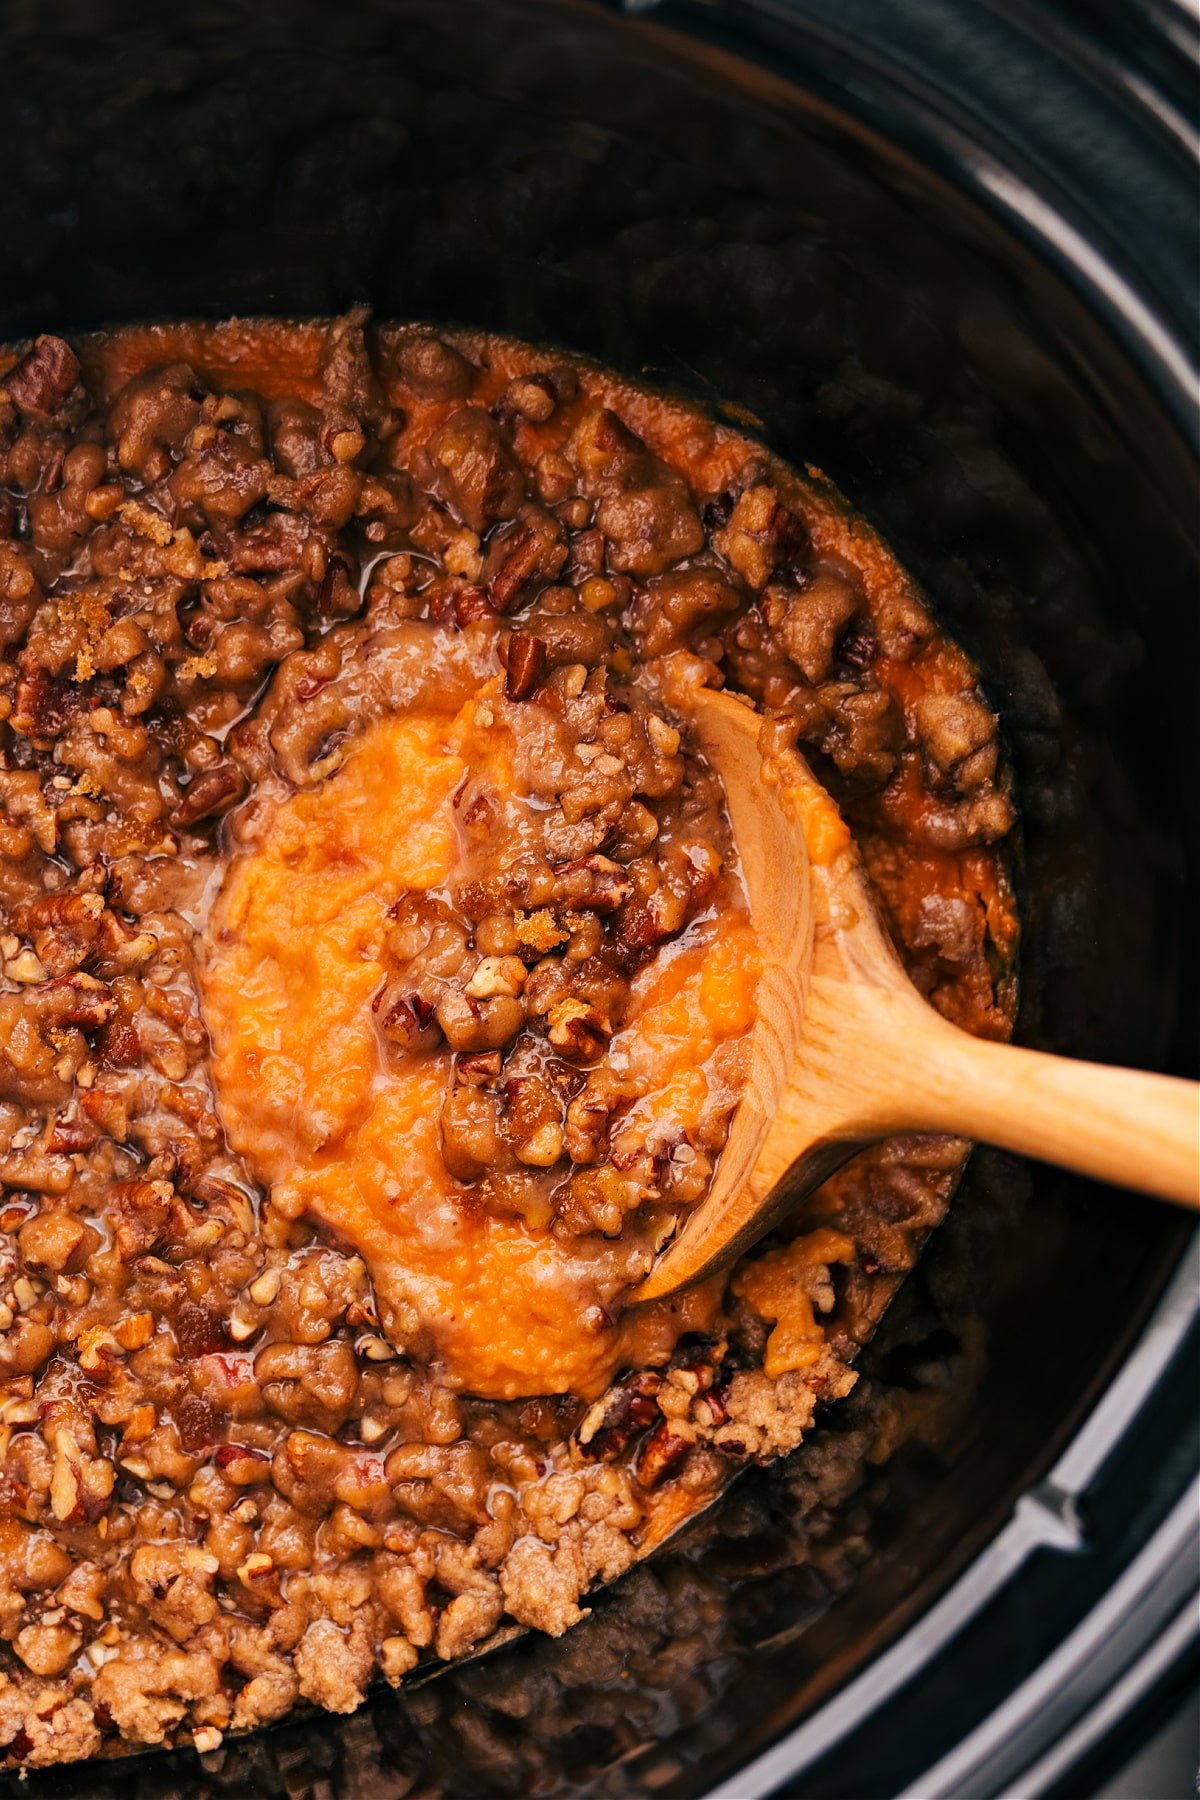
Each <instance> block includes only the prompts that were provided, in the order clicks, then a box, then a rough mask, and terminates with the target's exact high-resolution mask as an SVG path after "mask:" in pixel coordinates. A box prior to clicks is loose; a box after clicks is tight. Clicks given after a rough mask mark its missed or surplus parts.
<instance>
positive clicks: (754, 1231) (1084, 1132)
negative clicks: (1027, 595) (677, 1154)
mask: <svg viewBox="0 0 1200 1800" xmlns="http://www.w3.org/2000/svg"><path fill="white" fill-rule="evenodd" d="M690 704H691V705H692V706H694V720H695V727H696V732H697V735H698V737H699V739H700V742H701V745H702V747H703V749H704V751H705V753H706V754H707V756H708V758H709V761H710V762H711V763H712V765H713V767H714V768H715V769H716V771H717V773H718V774H719V775H720V776H721V778H722V781H723V782H724V785H725V794H726V799H727V802H728V806H729V813H730V818H731V820H732V823H733V830H734V836H735V839H736V841H737V845H738V851H739V854H740V856H741V860H742V866H743V870H744V872H745V878H746V885H747V888H748V891H749V895H750V905H751V909H752V911H753V915H754V919H755V924H756V926H757V929H758V932H759V937H760V941H761V945H762V953H763V959H764V973H763V977H762V981H761V984H760V987H759V994H758V1019H757V1023H756V1025H755V1027H754V1037H753V1041H752V1044H751V1055H750V1069H749V1073H748V1077H747V1083H746V1087H745V1090H744V1092H743V1097H742V1100H741V1102H740V1104H739V1106H738V1109H737V1112H736V1113H735V1115H734V1119H733V1123H732V1126H731V1129H730V1133H729V1139H728V1142H727V1145H726V1148H725V1150H724V1152H723V1154H722V1157H721V1161H720V1163H719V1165H718V1168H717V1174H716V1177H715V1179H714V1181H713V1184H712V1187H711V1189H710V1190H709V1193H708V1195H707V1196H706V1198H705V1199H704V1200H703V1201H702V1202H701V1203H700V1205H699V1206H698V1207H697V1209H696V1210H695V1212H694V1213H692V1214H691V1215H690V1216H689V1217H688V1219H687V1221H686V1223H685V1225H684V1226H683V1228H682V1230H681V1231H680V1232H679V1234H678V1236H677V1237H676V1238H675V1239H674V1240H673V1241H672V1242H671V1243H670V1244H669V1245H668V1246H667V1247H666V1249H665V1250H664V1251H663V1253H662V1254H661V1255H660V1256H659V1258H658V1259H657V1261H656V1262H655V1264H654V1267H653V1268H652V1269H651V1271H650V1274H649V1275H648V1277H647V1278H646V1280H645V1282H644V1283H643V1284H642V1286H641V1287H640V1288H639V1289H638V1292H637V1298H638V1300H639V1301H642V1300H654V1299H659V1298H661V1297H662V1296H663V1295H665V1294H670V1293H673V1292H674V1291H675V1290H676V1289H677V1288H681V1287H686V1286H689V1285H690V1284H691V1283H692V1282H695V1281H699V1280H701V1279H702V1278H703V1277H704V1276H706V1275H709V1274H711V1273H712V1272H713V1271H714V1270H715V1269H718V1268H720V1267H721V1266H722V1265H724V1264H727V1263H730V1262H732V1261H733V1260H734V1258H735V1257H737V1256H739V1255H741V1253H742V1252H743V1251H744V1250H747V1249H748V1248H749V1247H750V1245H751V1244H753V1243H754V1242H755V1241H756V1239H758V1238H759V1237H761V1236H762V1234H763V1232H765V1231H766V1230H768V1229H769V1227H770V1226H771V1225H773V1224H774V1223H776V1221H777V1220H778V1219H779V1218H780V1216H781V1215H782V1214H783V1213H784V1212H785V1211H786V1210H787V1209H788V1208H789V1207H790V1206H792V1205H794V1204H795V1202H796V1201H797V1200H799V1199H800V1198H801V1197H802V1196H803V1195H805V1194H807V1193H809V1192H811V1190H812V1189H813V1188H814V1187H816V1186H817V1185H818V1184H819V1183H820V1182H822V1181H824V1180H825V1178H826V1177H827V1176H828V1175H830V1174H832V1172H833V1171H834V1169H836V1168H837V1167H838V1166H839V1165H840V1164H841V1163H843V1162H845V1161H846V1159H847V1158H848V1157H850V1156H852V1155H853V1154H854V1152H855V1151H856V1150H859V1149H861V1148H862V1147H863V1146H864V1145H866V1144H869V1143H872V1142H873V1141H875V1140H876V1139H878V1138H882V1137H886V1136H888V1135H890V1134H891V1133H892V1132H909V1131H931V1132H949V1133H951V1134H952V1135H954V1136H956V1137H964V1138H978V1139H981V1140H982V1141H983V1142H984V1143H988V1144H996V1145H998V1146H999V1147H1000V1148H1002V1149H1005V1150H1013V1151H1016V1152H1017V1153H1018V1154H1019V1155H1023V1156H1033V1157H1037V1158H1039V1159H1040V1160H1042V1161H1044V1162H1051V1163H1057V1164H1059V1165H1060V1166H1061V1167H1063V1168H1067V1169H1074V1170H1076V1171H1077V1172H1078V1173H1080V1174H1083V1175H1093V1176H1096V1177H1097V1178H1098V1179H1099V1180H1101V1181H1110V1182H1113V1183H1114V1184H1115V1185H1117V1186H1119V1187H1129V1188H1137V1189H1140V1190H1142V1191H1143V1192H1145V1193H1149V1194H1157V1195H1159V1196H1161V1197H1162V1198H1163V1199H1167V1200H1174V1201H1177V1202H1178V1203H1179V1204H1181V1205H1184V1206H1193V1207H1195V1206H1200V1085H1197V1083H1195V1082H1191V1081H1179V1080H1175V1079H1173V1078H1172V1077H1169V1076H1165V1075H1145V1074H1141V1073H1139V1072H1138V1071H1135V1070H1132V1069H1114V1068H1110V1067H1107V1066H1105V1065H1103V1064H1099V1063H1084V1062H1072V1061H1068V1060H1067V1059H1066V1058H1065V1057H1060V1056H1046V1055H1044V1054H1042V1053H1041V1052H1040V1051H1037V1050H1021V1049H1017V1048H1016V1047H1015V1046H1014V1045H1011V1044H996V1043H989V1042H986V1041H984V1040H982V1039H980V1038H974V1037H971V1036H970V1035H969V1034H968V1033H967V1032H965V1031H961V1030H959V1028H958V1027H957V1026H955V1025H951V1024H949V1023H948V1022H947V1021H946V1020H945V1019H943V1018H942V1017H941V1015H940V1014H939V1013H937V1012H935V1011H934V1009H933V1008H932V1007H931V1006H930V1005H929V1004H928V1003H927V1002H926V1001H925V1000H924V999H922V997H921V995H920V994H918V992H917V990H916V989H915V988H914V987H913V985H912V983H911V982H910V981H909V979H908V976H907V975H906V974H905V972H904V969H903V968H902V966H901V964H900V959H899V957H898V956H897V954H896V952H895V950H894V948H893V947H892V943H891V940H890V938H889V937H888V935H887V932H886V930H885V929H884V927H883V925H882V924H881V923H880V920H879V916H878V914H877V912H876V909H875V902H874V899H873V897H872V893H871V888H870V884H869V882H868V880H867V876H866V872H865V870H864V868H863V865H862V861H861V859H860V857H859V854H858V850H857V848H856V846H855V844H854V840H853V838H852V837H851V835H850V832H849V830H848V828H847V826H846V824H845V822H844V821H843V819H842V818H841V815H840V814H839V812H838V811H837V808H836V806H835V805H834V802H833V800H832V799H831V798H830V796H829V795H828V794H827V793H826V791H825V789H824V788H823V787H822V786H821V784H820V783H819V782H818V781H817V779H816V777H815V776H814V775H813V773H812V770H811V769H810V768H809V767H808V764H807V763H806V762H805V761H804V759H803V758H802V757H801V756H799V755H798V754H796V753H795V752H788V753H787V754H786V755H785V756H782V757H778V758H775V759H773V761H772V762H771V763H770V764H765V763H764V762H763V759H762V757H761V756H760V754H759V750H758V732H759V726H760V724H761V720H760V719H759V717H758V715H757V714H756V713H755V712H754V711H752V710H751V708H750V707H749V706H747V705H745V704H743V703H742V702H741V701H738V700H734V699H732V698H731V697H730V696H729V695H727V694H720V693H714V692H713V691H711V690H709V689H706V688H701V689H698V690H694V691H693V694H692V697H691V701H690ZM806 890H807V892H806Z"/></svg>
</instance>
